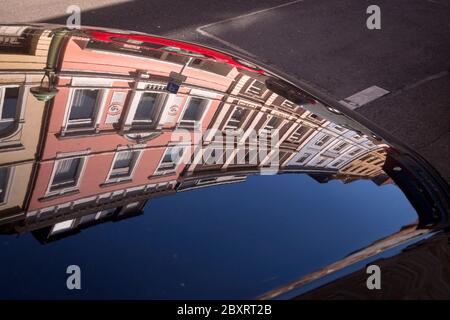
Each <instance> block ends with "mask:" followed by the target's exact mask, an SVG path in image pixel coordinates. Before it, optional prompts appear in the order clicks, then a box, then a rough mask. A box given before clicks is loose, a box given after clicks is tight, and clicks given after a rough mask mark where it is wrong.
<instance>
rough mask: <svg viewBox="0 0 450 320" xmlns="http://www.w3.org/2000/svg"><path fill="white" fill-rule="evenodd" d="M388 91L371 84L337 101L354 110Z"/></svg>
mask: <svg viewBox="0 0 450 320" xmlns="http://www.w3.org/2000/svg"><path fill="white" fill-rule="evenodd" d="M388 93H389V91H387V90H385V89H383V88H380V87H377V86H371V87H369V88H367V89H364V90H362V91H360V92H357V93H355V94H354V95H351V96H350V97H348V98H345V99H344V100H341V101H339V103H341V104H343V105H344V106H346V107H347V108H349V109H352V110H354V109H357V108H359V107H361V106H363V105H365V104H367V103H369V102H371V101H374V100H376V99H378V98H380V97H382V96H384V95H386V94H388Z"/></svg>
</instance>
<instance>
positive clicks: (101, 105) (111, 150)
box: [0, 26, 391, 243]
mask: <svg viewBox="0 0 450 320" xmlns="http://www.w3.org/2000/svg"><path fill="white" fill-rule="evenodd" d="M0 31H1V32H0V34H1V37H2V38H1V39H2V52H1V59H0V60H1V61H2V62H1V64H0V65H1V68H2V70H1V76H0V81H1V86H0V90H1V91H0V92H1V97H2V98H1V100H0V101H1V104H0V105H1V107H2V108H1V110H2V122H1V125H2V126H1V132H2V133H1V140H0V151H1V162H0V165H1V168H0V170H1V171H0V174H1V175H0V177H1V188H0V189H1V199H0V200H1V207H0V218H1V220H0V224H1V225H2V227H1V228H2V230H3V232H4V233H23V232H27V231H33V232H34V234H35V235H36V236H37V238H38V239H39V240H40V241H41V242H43V243H45V242H47V241H51V240H52V239H58V238H61V237H62V236H63V235H69V234H73V233H74V232H76V231H77V230H80V229H82V228H84V227H87V226H91V225H95V224H98V223H101V222H103V221H110V220H114V221H116V220H120V219H123V218H125V217H130V216H134V215H136V214H140V213H142V208H143V207H144V206H145V203H146V202H147V201H149V200H151V199H153V198H154V197H159V196H164V195H171V194H174V193H176V192H181V191H188V190H192V189H197V188H201V187H207V186H212V185H218V184H228V183H236V182H244V181H245V179H246V177H247V176H248V175H251V174H261V173H264V174H265V173H267V172H268V173H287V172H295V173H306V174H310V175H311V176H312V177H313V178H314V179H316V180H317V181H318V182H321V183H324V182H327V181H329V180H330V179H339V180H342V181H343V182H345V183H348V182H351V181H354V180H357V179H372V180H373V181H374V182H375V183H377V184H379V185H381V184H385V183H390V182H391V181H390V180H389V179H388V177H387V176H386V174H385V173H384V172H383V169H382V167H383V164H384V160H385V158H386V151H385V149H386V148H387V145H385V144H381V143H379V142H377V141H376V140H375V139H373V138H371V137H369V136H368V135H364V134H362V133H361V132H357V131H354V130H352V129H351V128H346V127H344V126H341V125H339V124H336V123H334V122H332V121H330V120H327V119H326V118H324V117H323V116H320V115H318V114H316V113H314V112H313V111H312V110H314V108H316V107H317V105H320V102H318V101H317V100H315V99H314V98H312V97H311V96H308V95H307V94H304V95H300V97H299V98H298V99H296V101H295V102H293V101H291V100H289V99H287V98H286V97H284V96H282V95H279V94H277V93H275V92H274V91H272V90H270V89H269V88H268V87H267V86H266V84H267V81H268V80H269V79H270V78H271V76H270V75H267V74H264V72H261V70H259V69H254V70H253V69H252V68H250V67H247V66H244V65H242V64H240V63H239V62H236V61H234V60H233V62H230V61H231V60H227V59H228V58H227V57H226V56H225V55H223V54H222V55H220V53H218V52H217V53H214V52H213V51H212V50H210V49H208V50H206V49H202V47H193V45H190V44H182V43H180V42H171V43H169V44H170V45H169V44H168V43H161V41H162V42H164V41H163V40H158V39H156V38H154V37H148V36H145V37H144V36H139V37H138V36H126V35H123V34H117V33H109V32H106V31H93V30H84V31H67V30H66V31H65V32H66V34H65V37H64V40H63V42H62V44H61V47H60V48H59V49H58V56H57V66H58V67H57V70H56V74H55V80H54V81H55V83H54V85H55V86H56V87H57V89H58V94H57V95H56V96H55V97H54V98H53V99H52V100H50V101H48V102H46V103H45V102H41V101H38V100H36V99H35V97H33V96H32V95H31V94H30V92H29V88H30V87H31V86H34V85H37V84H38V83H39V81H40V79H41V78H42V76H43V75H44V71H45V66H46V59H47V55H48V52H49V51H50V50H51V48H50V46H51V39H52V36H53V34H54V31H55V30H51V28H48V29H47V28H46V27H42V26H40V27H29V26H17V27H1V28H0ZM136 39H139V40H136ZM174 72H175V73H177V74H178V75H182V76H183V78H184V80H183V82H182V83H181V84H180V86H179V88H177V90H176V92H173V91H171V90H168V83H169V82H170V81H171V80H170V79H171V77H172V75H173V73H174ZM230 141H231V142H230ZM261 141H264V142H265V143H264V144H262V143H261ZM174 154H177V155H178V156H179V157H178V158H179V159H178V161H175V160H174V159H173V158H174V157H173V155H174ZM266 169H270V170H268V171H267V172H265V170H266ZM274 170H275V171H274Z"/></svg>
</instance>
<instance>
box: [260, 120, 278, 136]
mask: <svg viewBox="0 0 450 320" xmlns="http://www.w3.org/2000/svg"><path fill="white" fill-rule="evenodd" d="M280 123H281V120H280V119H279V118H277V117H272V118H271V119H270V120H269V122H267V124H266V125H265V126H264V129H263V130H262V131H263V132H265V133H270V132H271V131H272V130H274V129H276V128H277V127H278V126H279V125H280Z"/></svg>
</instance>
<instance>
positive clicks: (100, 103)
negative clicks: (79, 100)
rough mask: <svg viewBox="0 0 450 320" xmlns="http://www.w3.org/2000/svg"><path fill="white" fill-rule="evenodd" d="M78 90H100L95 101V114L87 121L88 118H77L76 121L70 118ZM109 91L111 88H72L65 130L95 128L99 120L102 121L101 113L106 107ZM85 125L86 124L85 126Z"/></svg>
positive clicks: (65, 118)
mask: <svg viewBox="0 0 450 320" xmlns="http://www.w3.org/2000/svg"><path fill="white" fill-rule="evenodd" d="M76 90H97V91H98V96H97V100H96V103H95V107H94V114H93V116H92V119H91V121H86V120H75V121H71V120H70V113H71V111H72V103H73V99H74V97H75V91H76ZM108 91H109V89H104V88H95V87H92V88H88V87H82V88H77V87H73V88H71V90H70V94H69V95H70V96H69V99H67V105H66V114H65V115H64V131H67V130H72V129H74V130H76V129H79V130H83V129H92V128H95V127H96V126H97V125H98V124H99V122H100V118H101V115H102V113H103V109H104V107H105V100H106V98H107V96H108V95H107V92H108ZM77 125H80V126H79V127H77ZM84 125H85V126H84Z"/></svg>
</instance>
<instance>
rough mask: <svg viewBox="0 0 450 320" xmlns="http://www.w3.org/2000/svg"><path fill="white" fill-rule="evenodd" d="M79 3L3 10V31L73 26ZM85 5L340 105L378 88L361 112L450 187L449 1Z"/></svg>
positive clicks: (102, 22)
mask: <svg viewBox="0 0 450 320" xmlns="http://www.w3.org/2000/svg"><path fill="white" fill-rule="evenodd" d="M72 2H73V1H72V0H70V1H67V0H61V1H55V0H30V1H24V0H20V1H11V0H6V1H5V0H4V1H3V2H2V9H0V21H1V22H9V23H12V22H26V21H30V22H31V21H33V22H36V21H40V22H43V21H46V22H53V23H65V21H66V19H67V14H66V13H65V8H66V7H67V6H68V5H70V4H73V3H72ZM77 2H78V4H79V5H80V7H81V9H82V16H81V22H82V24H83V25H93V26H103V27H114V28H123V29H131V30H137V31H145V32H149V33H154V34H159V35H166V36H171V37H175V38H180V39H186V40H192V41H197V42H202V43H206V44H210V45H214V46H218V47H221V46H222V47H225V48H227V49H229V48H230V46H231V47H232V48H235V49H239V50H243V51H245V52H248V53H251V54H253V55H255V56H257V57H259V58H260V59H261V60H262V61H264V62H266V63H267V64H269V65H273V66H276V67H278V68H279V69H281V70H283V71H285V72H287V73H290V74H291V75H293V76H295V77H297V78H299V79H302V80H305V81H307V82H309V83H310V84H311V85H313V86H315V87H317V88H319V89H321V90H323V91H325V92H327V93H328V94H330V95H331V96H334V97H335V98H336V99H337V100H341V99H343V98H346V97H348V96H350V95H353V94H354V93H357V92H359V91H361V90H363V89H365V88H368V87H370V86H373V85H376V86H378V87H381V88H383V89H385V90H388V91H389V94H387V95H385V96H383V97H381V98H379V99H377V100H374V101H372V102H370V103H368V104H366V105H364V106H362V107H360V108H358V109H357V111H358V112H360V113H361V114H363V115H364V116H366V117H367V118H369V119H370V120H372V121H373V122H375V123H377V124H378V125H379V126H381V127H383V128H385V129H386V130H388V131H390V132H391V133H393V134H395V135H396V136H398V137H399V138H400V139H402V140H403V141H404V142H406V143H408V144H409V145H411V146H412V147H413V148H415V149H416V150H417V151H419V152H420V153H421V154H422V155H423V156H424V157H425V158H426V159H428V161H430V162H431V163H432V164H433V165H434V166H435V167H436V168H437V169H438V170H439V171H440V173H441V174H442V175H443V176H444V178H445V179H446V180H447V181H449V182H450V166H449V162H450V161H449V159H450V72H449V71H450V19H449V16H450V0H395V1H393V0H375V1H373V0H371V1H366V0H339V1H336V0H328V1H326V0H303V1H296V2H294V3H291V2H292V1H289V0H285V1H275V0H247V1H236V0H228V1H219V0H191V1H180V0H175V1H153V0H151V1H145V0H135V1H133V0H113V1H111V0H100V1H89V0H81V1H77ZM286 3H290V4H289V5H284V6H280V5H283V4H286ZM371 4H376V5H378V6H379V7H380V8H381V29H380V30H369V29H367V27H366V19H367V18H368V14H366V8H367V7H368V6H369V5H371ZM198 28H200V29H201V31H203V34H201V33H199V32H198ZM205 32H206V33H207V34H206V35H205Z"/></svg>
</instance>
